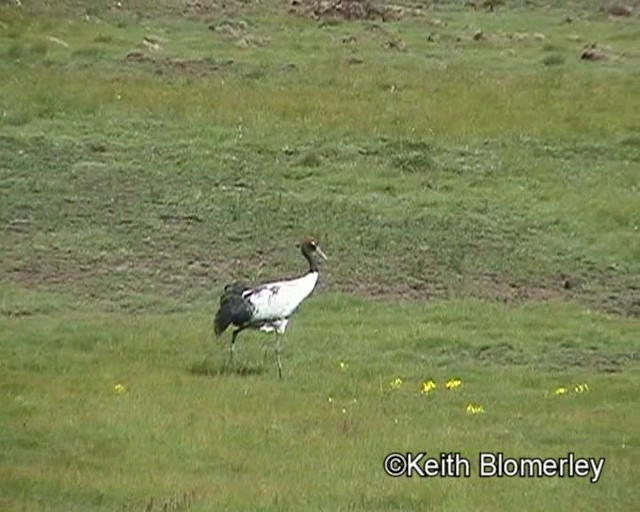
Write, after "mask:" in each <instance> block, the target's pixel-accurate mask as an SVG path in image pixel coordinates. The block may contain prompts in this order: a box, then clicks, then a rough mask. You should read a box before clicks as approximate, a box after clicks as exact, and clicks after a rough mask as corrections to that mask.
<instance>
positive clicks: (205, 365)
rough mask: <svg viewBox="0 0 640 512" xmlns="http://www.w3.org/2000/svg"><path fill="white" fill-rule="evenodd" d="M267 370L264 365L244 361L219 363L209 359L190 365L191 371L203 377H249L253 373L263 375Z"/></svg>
mask: <svg viewBox="0 0 640 512" xmlns="http://www.w3.org/2000/svg"><path fill="white" fill-rule="evenodd" d="M266 372H267V369H266V368H265V367H264V366H250V365H246V364H242V363H237V364H234V365H231V364H229V363H228V362H224V363H222V364H218V363H214V362H212V361H209V360H208V359H204V360H202V361H200V362H198V363H194V364H192V365H191V366H190V367H189V373H191V374H192V375H199V376H203V377H219V376H223V375H238V376H240V377H249V376H252V375H262V374H264V373H266Z"/></svg>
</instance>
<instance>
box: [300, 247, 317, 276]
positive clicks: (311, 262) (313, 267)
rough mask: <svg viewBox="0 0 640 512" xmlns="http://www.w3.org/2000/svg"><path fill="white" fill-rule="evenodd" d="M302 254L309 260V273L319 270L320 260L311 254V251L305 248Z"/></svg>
mask: <svg viewBox="0 0 640 512" xmlns="http://www.w3.org/2000/svg"><path fill="white" fill-rule="evenodd" d="M302 255H303V256H304V257H305V258H306V259H307V261H308V262H309V272H308V273H311V272H317V271H318V262H317V261H316V260H315V258H314V257H313V256H311V254H309V252H308V251H305V250H304V249H302Z"/></svg>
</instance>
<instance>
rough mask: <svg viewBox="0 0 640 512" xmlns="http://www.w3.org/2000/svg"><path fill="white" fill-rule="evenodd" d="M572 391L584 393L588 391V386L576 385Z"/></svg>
mask: <svg viewBox="0 0 640 512" xmlns="http://www.w3.org/2000/svg"><path fill="white" fill-rule="evenodd" d="M574 391H575V392H576V393H584V392H586V391H589V385H588V384H586V383H585V384H577V385H576V387H575V388H574Z"/></svg>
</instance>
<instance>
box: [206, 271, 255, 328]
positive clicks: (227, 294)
mask: <svg viewBox="0 0 640 512" xmlns="http://www.w3.org/2000/svg"><path fill="white" fill-rule="evenodd" d="M247 290H249V287H248V286H245V285H244V284H242V283H233V284H228V285H227V286H225V287H224V291H223V292H222V295H221V296H220V308H219V309H218V312H217V313H216V316H215V318H214V319H213V328H214V330H215V333H216V336H220V335H221V334H222V333H223V332H224V331H225V330H226V329H227V327H229V325H231V324H232V323H235V324H236V325H241V324H243V323H245V322H248V321H249V319H250V318H251V311H250V310H249V305H248V304H247V301H246V300H245V299H244V298H243V297H242V293H243V292H245V291H247Z"/></svg>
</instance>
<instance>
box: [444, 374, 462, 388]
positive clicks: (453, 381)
mask: <svg viewBox="0 0 640 512" xmlns="http://www.w3.org/2000/svg"><path fill="white" fill-rule="evenodd" d="M461 384H462V381H461V380H460V379H458V378H456V377H454V378H453V379H449V380H448V381H447V382H446V384H445V385H444V387H445V388H447V389H456V388H457V387H460V385H461Z"/></svg>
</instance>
